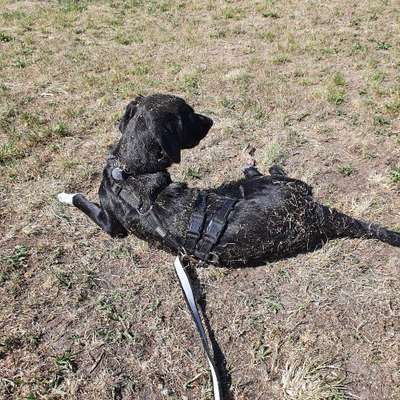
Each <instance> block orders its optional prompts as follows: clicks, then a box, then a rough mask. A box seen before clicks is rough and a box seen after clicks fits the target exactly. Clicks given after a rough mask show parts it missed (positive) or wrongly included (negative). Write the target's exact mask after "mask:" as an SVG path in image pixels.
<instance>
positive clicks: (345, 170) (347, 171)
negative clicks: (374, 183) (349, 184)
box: [338, 164, 354, 176]
mask: <svg viewBox="0 0 400 400" xmlns="http://www.w3.org/2000/svg"><path fill="white" fill-rule="evenodd" d="M338 171H339V172H340V173H341V174H342V175H343V176H350V175H351V174H353V173H354V168H353V166H352V165H351V164H345V165H341V166H339V167H338Z"/></svg>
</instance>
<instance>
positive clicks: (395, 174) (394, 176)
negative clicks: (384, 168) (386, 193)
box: [389, 167, 400, 184]
mask: <svg viewBox="0 0 400 400" xmlns="http://www.w3.org/2000/svg"><path fill="white" fill-rule="evenodd" d="M389 176H390V180H391V182H393V183H396V184H399V183H400V167H397V168H393V169H392V170H391V171H390V172H389Z"/></svg>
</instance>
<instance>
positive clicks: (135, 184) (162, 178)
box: [107, 155, 172, 203]
mask: <svg viewBox="0 0 400 400" xmlns="http://www.w3.org/2000/svg"><path fill="white" fill-rule="evenodd" d="M107 165H108V167H109V168H111V169H116V168H120V169H121V170H122V174H123V176H122V178H123V180H124V184H125V185H126V186H127V187H128V188H129V189H130V190H132V191H134V192H135V194H136V195H137V196H138V197H140V199H142V201H143V202H144V203H153V202H154V201H155V200H156V198H157V196H158V194H159V193H160V192H161V191H162V190H164V189H165V188H166V187H168V186H169V185H170V184H171V183H172V180H171V176H170V174H169V172H168V171H167V170H166V169H164V170H161V171H157V172H144V173H138V172H137V171H132V170H124V168H125V166H124V165H123V163H121V162H120V160H119V159H118V158H117V157H116V156H115V155H110V156H109V158H108V161H107Z"/></svg>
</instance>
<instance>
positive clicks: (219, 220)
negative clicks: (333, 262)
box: [58, 94, 400, 266]
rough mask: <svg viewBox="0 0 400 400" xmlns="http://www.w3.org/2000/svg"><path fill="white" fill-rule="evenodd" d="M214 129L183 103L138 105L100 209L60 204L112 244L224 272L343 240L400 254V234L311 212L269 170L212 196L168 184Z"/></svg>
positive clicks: (313, 207)
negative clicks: (189, 258) (126, 240)
mask: <svg viewBox="0 0 400 400" xmlns="http://www.w3.org/2000/svg"><path fill="white" fill-rule="evenodd" d="M212 124H213V122H212V120H211V119H209V118H207V117H205V116H203V115H200V114H196V113H195V112H194V111H193V109H192V108H191V107H190V106H189V105H188V104H187V103H186V102H185V101H184V100H183V99H181V98H179V97H175V96H170V95H161V94H156V95H152V96H148V97H138V98H136V99H135V101H132V102H131V103H130V104H128V106H127V109H126V111H125V114H124V116H123V117H122V120H121V122H120V126H119V128H120V130H121V133H122V136H121V139H120V140H119V142H118V144H117V145H116V146H115V148H114V149H113V151H112V155H111V156H110V157H109V159H108V161H107V164H106V167H105V169H104V172H103V180H102V183H101V186H100V190H99V197H100V204H101V205H100V206H99V205H97V204H94V203H91V202H89V201H88V200H87V199H86V198H85V197H84V196H83V195H81V194H65V193H61V194H59V196H58V198H59V200H60V201H62V202H64V203H67V204H73V205H74V206H76V207H78V208H79V209H80V210H82V211H83V212H84V213H85V214H87V215H88V216H89V217H90V218H91V219H92V220H93V221H94V222H96V223H97V224H98V225H99V226H100V227H101V228H102V229H104V230H105V231H106V232H107V233H109V234H110V235H111V236H114V237H123V236H126V235H127V234H128V232H132V233H134V234H135V235H136V236H138V237H140V238H142V239H144V240H147V241H151V242H161V243H162V245H163V247H165V248H166V249H168V250H170V251H172V252H175V253H176V252H177V251H178V250H182V249H183V248H186V251H187V252H188V253H191V254H195V256H196V257H197V258H200V259H203V260H205V261H209V262H214V263H216V264H218V265H222V266H246V265H260V264H262V263H264V262H265V261H267V260H273V259H278V258H283V257H289V256H293V255H296V254H298V253H302V252H306V251H310V250H313V249H316V248H318V247H320V246H321V245H322V244H324V243H325V242H326V241H327V240H329V239H335V238H341V237H351V238H361V237H363V238H368V239H379V240H382V241H384V242H387V243H389V244H391V245H393V246H400V234H399V233H396V232H393V231H389V230H387V229H385V228H382V227H380V226H377V225H375V224H370V223H366V222H362V221H359V220H356V219H354V218H351V217H349V216H347V215H344V214H342V213H340V212H338V211H336V210H334V209H331V208H328V207H326V206H324V205H321V204H319V203H317V202H315V201H314V199H313V197H312V190H311V188H310V186H308V185H307V184H305V183H304V182H302V181H299V180H296V179H291V178H288V177H287V176H286V175H285V173H284V172H283V171H282V170H281V169H280V168H278V167H272V168H271V169H270V174H271V175H270V176H262V175H261V174H260V173H259V172H258V171H257V170H256V169H255V168H254V167H251V168H248V169H246V170H245V178H244V179H243V180H241V181H238V182H233V183H229V184H225V185H223V186H221V187H219V188H216V189H206V190H198V189H191V188H188V187H187V186H186V184H178V183H173V182H172V181H171V178H170V175H169V173H168V172H167V168H168V167H169V166H171V164H172V163H179V162H180V159H181V150H182V149H189V148H192V147H194V146H196V145H197V144H198V143H199V142H200V141H201V139H203V138H204V137H205V136H206V134H207V133H208V131H209V129H210V128H211V126H212ZM188 226H190V228H189V233H188ZM188 247H189V249H188Z"/></svg>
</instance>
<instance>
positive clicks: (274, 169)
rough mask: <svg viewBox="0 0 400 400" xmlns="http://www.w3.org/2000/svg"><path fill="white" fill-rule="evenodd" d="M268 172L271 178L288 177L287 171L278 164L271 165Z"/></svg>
mask: <svg viewBox="0 0 400 400" xmlns="http://www.w3.org/2000/svg"><path fill="white" fill-rule="evenodd" d="M268 171H269V173H270V174H271V176H287V173H286V172H285V170H284V169H283V168H282V167H280V166H279V165H276V164H274V165H271V167H270V168H269V170H268Z"/></svg>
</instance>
